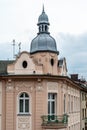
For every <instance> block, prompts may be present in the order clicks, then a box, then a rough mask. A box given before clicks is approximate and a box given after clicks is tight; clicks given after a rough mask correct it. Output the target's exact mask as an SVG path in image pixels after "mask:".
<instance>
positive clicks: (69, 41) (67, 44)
mask: <svg viewBox="0 0 87 130" xmlns="http://www.w3.org/2000/svg"><path fill="white" fill-rule="evenodd" d="M57 44H60V45H58V47H59V48H58V49H59V51H60V56H62V57H63V56H64V57H66V60H67V66H68V73H69V74H70V73H78V74H79V75H81V76H84V77H85V78H86V79H87V58H86V57H87V32H85V33H83V34H80V35H72V34H64V33H59V34H58V39H57Z"/></svg>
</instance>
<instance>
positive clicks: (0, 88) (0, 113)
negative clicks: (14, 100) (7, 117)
mask: <svg viewBox="0 0 87 130" xmlns="http://www.w3.org/2000/svg"><path fill="white" fill-rule="evenodd" d="M1 118H2V83H1V82H0V130H2V129H1Z"/></svg>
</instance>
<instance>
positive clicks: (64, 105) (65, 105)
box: [64, 94, 66, 113]
mask: <svg viewBox="0 0 87 130" xmlns="http://www.w3.org/2000/svg"><path fill="white" fill-rule="evenodd" d="M65 112H66V95H65V94H64V113H65Z"/></svg>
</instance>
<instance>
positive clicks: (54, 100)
mask: <svg viewBox="0 0 87 130" xmlns="http://www.w3.org/2000/svg"><path fill="white" fill-rule="evenodd" d="M49 94H50V98H49V97H48V102H50V113H49V112H48V115H50V116H51V115H56V107H57V104H56V100H57V94H56V93H48V95H49ZM53 94H54V95H55V98H54V99H52V95H53ZM53 102H54V105H55V110H54V113H52V103H53Z"/></svg>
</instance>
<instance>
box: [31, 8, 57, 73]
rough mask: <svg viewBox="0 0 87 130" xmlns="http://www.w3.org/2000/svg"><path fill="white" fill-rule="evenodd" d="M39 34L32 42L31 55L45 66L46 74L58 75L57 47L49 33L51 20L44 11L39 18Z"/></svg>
mask: <svg viewBox="0 0 87 130" xmlns="http://www.w3.org/2000/svg"><path fill="white" fill-rule="evenodd" d="M37 25H38V33H37V36H36V37H35V38H34V39H33V40H32V42H31V45H30V54H31V55H33V56H34V57H35V59H37V63H40V64H42V65H43V71H44V73H45V74H47V73H48V74H57V62H58V57H57V55H58V54H59V52H58V51H57V45H56V41H55V39H54V38H53V37H52V36H51V35H50V32H49V25H50V23H49V19H48V16H47V14H46V13H45V11H44V6H43V9H42V13H41V15H40V16H39V18H38V23H37Z"/></svg>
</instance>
